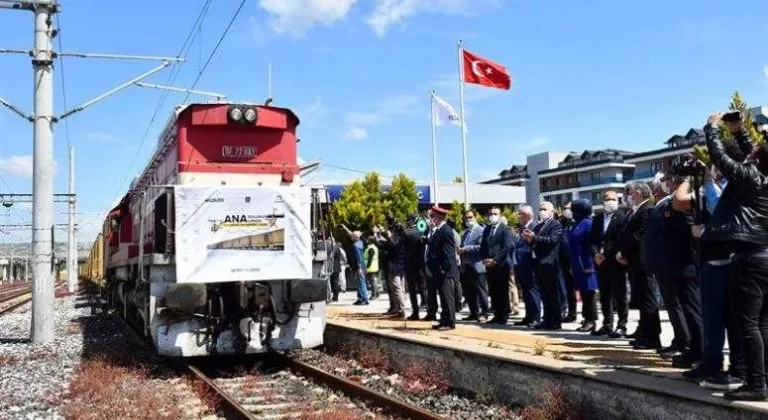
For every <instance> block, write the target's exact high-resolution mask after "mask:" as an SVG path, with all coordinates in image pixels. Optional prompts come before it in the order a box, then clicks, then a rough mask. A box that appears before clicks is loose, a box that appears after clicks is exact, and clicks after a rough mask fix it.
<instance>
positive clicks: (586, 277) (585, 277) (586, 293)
mask: <svg viewBox="0 0 768 420" xmlns="http://www.w3.org/2000/svg"><path fill="white" fill-rule="evenodd" d="M571 213H573V228H572V229H571V231H570V232H569V233H568V243H569V245H570V248H571V272H572V273H573V283H574V286H575V287H576V290H578V291H579V294H580V295H581V315H582V316H583V317H584V321H583V322H582V323H581V327H579V328H578V329H577V330H576V331H579V332H592V331H594V330H595V324H596V322H597V302H596V301H595V292H596V291H597V276H596V275H595V266H594V262H593V260H592V251H591V249H590V243H589V232H590V231H591V230H592V202H591V201H589V200H587V199H585V198H582V199H579V200H576V201H574V202H573V203H571Z"/></svg>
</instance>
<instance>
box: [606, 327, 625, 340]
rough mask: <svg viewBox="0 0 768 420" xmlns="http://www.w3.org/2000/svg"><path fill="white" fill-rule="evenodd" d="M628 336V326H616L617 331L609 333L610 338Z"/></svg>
mask: <svg viewBox="0 0 768 420" xmlns="http://www.w3.org/2000/svg"><path fill="white" fill-rule="evenodd" d="M626 336H627V329H626V328H616V331H613V332H611V333H610V334H608V337H610V338H624V337H626Z"/></svg>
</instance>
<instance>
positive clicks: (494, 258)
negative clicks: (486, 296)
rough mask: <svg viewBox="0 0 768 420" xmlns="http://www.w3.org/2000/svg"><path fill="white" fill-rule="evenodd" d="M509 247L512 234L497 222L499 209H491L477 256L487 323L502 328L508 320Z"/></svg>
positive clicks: (499, 214) (507, 228)
mask: <svg viewBox="0 0 768 420" xmlns="http://www.w3.org/2000/svg"><path fill="white" fill-rule="evenodd" d="M511 247H512V232H511V231H510V230H509V227H508V226H507V225H504V224H502V223H501V209H500V208H499V207H496V206H494V207H491V209H490V210H489V211H488V226H486V227H485V231H483V239H482V240H481V241H480V255H481V256H482V258H483V265H485V269H486V272H487V277H488V288H489V289H490V295H491V305H492V306H493V310H494V315H493V319H491V320H490V321H488V323H489V324H499V325H504V324H506V323H507V321H509V313H510V311H511V310H510V307H509V272H510V265H509V250H510V248H511Z"/></svg>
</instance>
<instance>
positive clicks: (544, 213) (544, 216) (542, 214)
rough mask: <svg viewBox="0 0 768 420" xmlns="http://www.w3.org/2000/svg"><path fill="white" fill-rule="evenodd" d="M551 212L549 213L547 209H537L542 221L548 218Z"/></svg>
mask: <svg viewBox="0 0 768 420" xmlns="http://www.w3.org/2000/svg"><path fill="white" fill-rule="evenodd" d="M550 217H552V216H551V214H550V213H549V210H539V220H541V221H544V220H547V219H549V218H550Z"/></svg>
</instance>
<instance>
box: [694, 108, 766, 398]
mask: <svg viewBox="0 0 768 420" xmlns="http://www.w3.org/2000/svg"><path fill="white" fill-rule="evenodd" d="M721 121H723V122H725V125H726V126H727V128H728V130H729V131H731V133H740V135H739V137H742V142H743V140H746V141H747V142H748V141H749V140H750V139H749V134H748V133H747V132H745V131H742V130H743V127H742V123H741V115H740V114H739V113H737V112H731V113H728V114H726V115H723V114H720V113H717V114H712V115H711V116H710V117H709V119H708V120H707V125H706V126H705V127H704V133H705V135H706V139H707V149H708V150H709V156H710V159H711V160H712V164H713V165H714V166H715V167H716V168H717V169H718V170H719V171H720V172H721V173H722V174H723V176H724V177H725V178H727V179H728V186H727V188H725V189H724V190H723V193H722V196H721V197H720V200H719V202H718V204H717V207H715V209H714V213H713V214H712V217H711V218H710V220H709V224H708V225H707V229H706V230H705V231H704V234H703V239H704V241H705V242H711V243H712V244H717V245H719V246H721V247H723V246H724V247H726V248H727V249H729V250H730V251H731V253H732V256H731V261H732V262H731V270H730V276H729V279H728V288H729V291H730V292H731V296H730V300H731V305H732V307H731V310H732V311H733V312H734V315H735V327H736V331H737V334H738V338H740V339H741V343H742V345H743V347H744V357H745V360H746V378H745V379H746V383H745V384H744V385H743V386H741V387H739V388H738V389H736V390H733V391H728V392H726V393H725V398H727V399H729V400H749V401H765V400H768V388H766V372H765V343H766V342H767V341H768V305H766V303H768V302H767V301H766V296H768V176H766V175H767V174H768V146H766V145H765V143H763V144H758V145H755V146H753V147H752V148H751V150H749V153H748V155H747V156H746V159H745V160H744V161H743V162H740V161H738V160H736V159H734V158H732V157H731V156H728V154H727V153H725V150H724V147H723V143H722V141H721V139H720V128H719V126H720V123H721ZM737 141H738V139H737ZM747 144H749V143H747ZM740 146H742V144H741V143H740ZM742 150H745V151H746V150H748V147H746V144H744V145H743V149H742Z"/></svg>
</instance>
